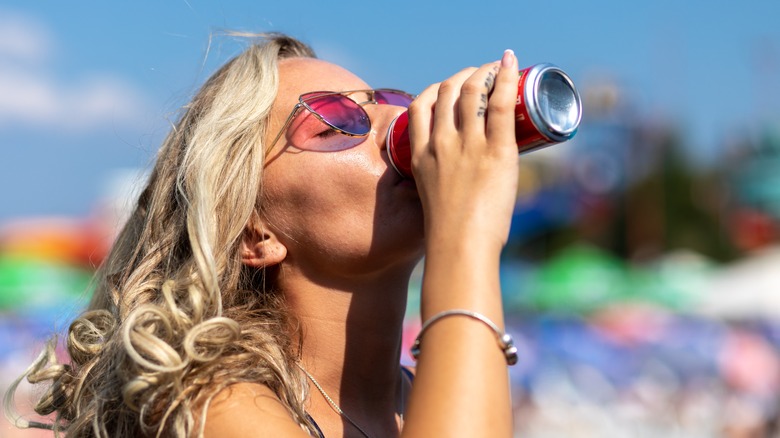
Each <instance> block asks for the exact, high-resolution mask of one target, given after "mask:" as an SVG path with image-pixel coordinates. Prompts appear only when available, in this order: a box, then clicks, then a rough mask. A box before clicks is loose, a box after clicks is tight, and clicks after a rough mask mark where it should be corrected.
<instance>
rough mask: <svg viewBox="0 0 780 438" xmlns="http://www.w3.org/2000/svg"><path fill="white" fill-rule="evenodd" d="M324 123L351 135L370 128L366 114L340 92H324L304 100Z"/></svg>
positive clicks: (364, 131)
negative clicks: (324, 93)
mask: <svg viewBox="0 0 780 438" xmlns="http://www.w3.org/2000/svg"><path fill="white" fill-rule="evenodd" d="M306 103H307V104H308V105H309V107H310V108H311V109H312V111H314V112H315V113H317V114H319V116H320V117H322V119H323V120H324V121H325V123H327V124H329V125H331V126H333V127H335V128H337V129H339V130H341V131H344V132H345V133H347V134H352V135H366V134H368V132H369V131H370V130H371V122H370V121H369V119H368V114H366V112H365V110H363V108H362V107H361V106H360V105H358V104H357V103H356V102H355V101H354V100H352V99H350V98H349V97H346V96H343V95H341V94H326V95H324V96H319V97H316V98H313V99H311V100H308V101H306Z"/></svg>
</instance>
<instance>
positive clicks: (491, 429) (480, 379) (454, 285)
mask: <svg viewBox="0 0 780 438" xmlns="http://www.w3.org/2000/svg"><path fill="white" fill-rule="evenodd" d="M432 237H433V236H432ZM444 237H445V236H442V239H441V240H439V239H438V238H433V239H431V240H429V245H428V249H429V252H428V255H427V257H426V262H425V277H424V280H423V293H422V302H421V304H422V308H421V311H422V320H423V321H427V320H428V319H430V318H431V317H432V316H434V315H436V314H438V313H439V312H442V311H446V310H451V309H464V310H469V311H474V312H478V313H480V314H482V315H484V316H486V317H488V318H489V319H490V320H492V321H493V322H495V323H496V324H497V325H498V326H499V328H501V329H502V330H503V317H502V306H501V294H500V285H499V276H498V263H499V251H497V250H496V249H495V248H494V245H492V244H486V243H485V242H482V241H480V240H479V239H478V238H477V239H474V238H473V237H472V238H468V237H466V238H461V239H458V238H455V239H452V238H450V239H445V238H444ZM511 416H512V413H511V400H510V393H509V377H508V372H507V363H506V358H505V356H504V354H503V351H502V350H501V349H500V348H499V347H498V345H497V341H496V337H495V333H493V331H492V330H491V329H490V328H489V327H488V326H487V325H485V324H484V323H482V322H480V321H478V320H475V319H472V318H468V317H464V316H453V317H448V318H443V319H440V320H438V321H437V322H435V323H434V324H433V325H431V326H430V327H429V328H428V329H427V330H426V332H425V334H424V337H423V339H422V348H421V354H420V357H419V359H418V362H417V377H416V378H415V388H414V392H413V397H412V399H411V401H410V405H409V409H408V411H407V422H406V426H405V429H404V436H407V434H408V436H468V437H479V436H485V437H504V436H507V437H508V436H511V435H512V418H511Z"/></svg>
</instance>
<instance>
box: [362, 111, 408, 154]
mask: <svg viewBox="0 0 780 438" xmlns="http://www.w3.org/2000/svg"><path fill="white" fill-rule="evenodd" d="M404 111H406V108H405V107H403V106H396V105H389V104H376V105H367V106H366V112H367V113H368V117H369V118H370V119H371V136H372V137H374V139H375V141H376V144H377V146H378V147H379V149H380V150H385V149H386V148H387V135H388V130H389V129H390V125H391V124H392V122H393V120H395V118H396V117H398V116H399V115H401V113H403V112H404Z"/></svg>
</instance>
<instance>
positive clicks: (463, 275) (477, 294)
mask: <svg viewBox="0 0 780 438" xmlns="http://www.w3.org/2000/svg"><path fill="white" fill-rule="evenodd" d="M499 65H500V66H501V68H499ZM279 73H280V84H279V93H278V95H277V97H276V100H275V103H274V107H273V109H272V114H271V117H270V126H269V129H268V132H267V133H266V142H269V141H271V140H273V138H274V137H275V136H276V134H277V133H278V131H279V129H280V128H281V127H282V126H283V125H284V123H285V120H286V119H287V117H288V116H289V114H290V111H292V109H293V107H294V106H295V105H296V103H297V102H298V96H300V95H301V94H303V93H306V92H311V91H344V90H355V89H366V88H371V87H370V86H369V85H368V84H366V83H365V82H364V81H362V80H361V79H360V78H358V77H356V76H355V75H354V74H352V73H350V72H348V71H347V70H345V69H343V68H341V67H338V66H336V65H333V64H330V63H327V62H324V61H319V60H313V59H288V60H285V61H282V62H280V65H279ZM517 80H518V76H517V60H516V59H515V58H514V55H512V54H511V52H510V54H505V55H504V58H503V60H502V62H501V63H498V62H497V63H491V64H486V65H483V66H482V67H480V68H469V69H465V70H463V71H461V72H459V73H457V74H456V75H454V76H452V77H451V78H449V79H447V80H446V81H444V82H443V83H442V84H441V85H440V84H434V85H432V86H430V87H428V88H427V89H426V90H424V91H423V93H421V94H420V96H419V97H418V98H417V99H416V100H415V102H413V103H412V106H411V107H410V109H409V111H410V126H411V132H410V134H411V137H412V145H413V155H414V156H413V167H414V168H415V170H416V171H419V172H421V173H420V174H417V173H416V174H415V175H416V186H415V184H412V183H410V182H409V181H405V180H403V179H402V178H401V177H399V176H398V175H397V174H396V173H395V171H394V170H393V169H392V168H391V167H390V165H389V161H388V158H387V153H386V151H385V149H384V141H385V135H386V132H387V127H388V125H389V123H390V122H391V120H392V119H393V118H394V117H395V116H397V115H398V114H399V113H401V112H402V111H403V110H404V109H403V108H400V107H396V106H390V105H367V106H366V107H365V108H366V111H367V112H368V115H369V117H370V119H371V122H372V130H371V132H370V133H369V135H368V136H366V137H365V139H364V140H363V141H362V142H360V143H359V144H357V145H356V146H354V147H352V148H349V149H345V150H341V151H338V152H314V151H307V150H300V149H298V148H296V147H295V144H296V142H299V141H303V140H302V139H305V138H306V136H311V135H319V134H321V133H323V132H324V131H323V130H324V129H327V128H326V127H325V126H324V125H323V124H322V123H311V122H312V121H313V120H312V119H311V117H310V116H309V115H308V113H307V112H306V111H302V112H301V113H300V114H298V116H297V117H296V119H295V120H294V121H293V123H291V124H290V125H289V126H288V128H287V130H286V132H285V134H284V135H283V136H282V137H281V139H280V141H279V143H278V144H277V145H275V147H274V149H273V150H272V152H271V153H270V156H269V160H268V163H267V164H266V167H265V169H264V172H265V173H264V175H263V192H262V205H263V211H262V213H261V217H260V219H258V220H255V221H253V222H252V223H251V224H250V225H249V228H248V232H247V233H246V235H245V237H244V239H243V241H242V244H241V245H242V246H241V250H240V254H241V257H242V261H243V263H245V264H246V265H249V266H254V267H258V268H264V267H266V268H273V270H272V271H271V272H274V273H275V278H274V280H275V281H274V285H275V287H276V288H277V289H278V290H279V291H280V292H281V293H282V294H283V295H284V297H285V298H286V301H287V303H288V307H289V310H290V313H291V314H292V315H294V317H295V319H296V320H297V321H299V322H300V323H301V328H302V337H301V340H302V350H301V361H300V362H301V364H302V366H303V367H305V368H306V370H308V371H309V372H310V373H311V374H312V375H314V376H315V377H316V378H317V380H318V381H319V383H320V384H321V385H322V387H323V388H324V389H325V391H326V392H327V393H328V394H329V395H330V396H331V397H332V398H333V400H334V401H335V402H336V403H337V404H338V405H339V406H340V407H341V408H342V409H343V410H344V412H346V413H347V414H348V415H349V417H350V418H352V419H353V420H354V421H355V422H356V423H357V424H359V425H361V426H362V428H364V429H365V430H366V431H367V434H368V435H370V436H371V437H395V436H398V435H399V431H400V430H401V427H402V426H403V435H404V436H421V437H423V436H424V437H430V436H486V437H487V436H489V437H508V436H511V430H512V429H511V409H510V405H511V404H510V401H509V391H508V388H509V384H508V383H509V382H508V375H507V373H506V359H505V357H504V356H503V353H502V352H501V351H500V349H499V348H497V346H496V340H495V337H494V336H495V335H494V334H493V333H492V332H491V331H490V330H489V329H487V328H486V327H485V326H484V325H483V324H480V323H475V322H473V321H469V320H466V319H464V318H448V319H446V320H443V321H442V322H438V323H436V325H435V326H433V327H431V328H430V329H429V330H428V331H427V332H426V335H425V340H424V342H425V344H424V345H423V347H422V355H421V356H420V359H419V361H418V362H417V369H416V372H417V374H416V377H415V379H414V389H412V386H411V384H410V382H409V381H408V380H406V379H404V378H403V377H402V373H401V370H400V365H399V354H400V347H401V332H402V330H401V329H402V324H403V319H404V314H405V310H406V293H407V290H408V280H409V276H410V274H411V272H412V270H413V268H414V267H415V266H416V264H417V263H418V262H419V260H420V259H421V257H422V255H423V254H426V267H425V269H426V277H425V279H424V282H423V291H422V309H421V318H422V319H424V320H425V319H427V318H430V317H431V316H432V315H433V314H436V313H438V312H441V311H442V310H446V309H453V308H462V309H470V310H472V311H476V312H480V313H482V314H484V315H485V316H487V317H488V318H491V319H492V320H493V321H495V322H496V323H497V324H498V325H499V326H503V319H502V309H501V298H500V287H499V281H498V263H499V258H500V257H499V256H500V252H501V248H502V247H503V245H504V244H505V243H506V239H507V236H508V231H509V224H510V222H511V212H512V207H513V204H514V199H515V195H516V190H517V177H518V170H517V167H518V166H517V149H516V145H515V143H514V128H513V126H514V124H513V118H514V101H515V98H516V93H517V91H516V90H517ZM493 81H495V88H493ZM491 91H492V97H490V98H488V95H489V93H490V92H491ZM488 101H489V102H488ZM486 106H487V109H488V110H489V111H491V117H490V118H488V119H487V120H486V119H485V117H484V114H485V110H486ZM434 107H435V108H436V111H433V109H434ZM307 119H308V120H307ZM431 127H432V129H431ZM325 134H328V133H327V132H325ZM337 135H340V134H337ZM423 212H425V214H424V215H423ZM475 376H477V377H478V378H475ZM412 391H414V393H413V394H411V393H412ZM306 411H307V412H308V413H309V414H310V415H311V416H312V417H313V418H314V419H315V421H316V422H317V424H318V425H319V426H320V428H321V429H322V431H323V433H324V435H325V437H327V438H334V437H335V438H338V437H360V436H363V434H362V433H361V432H360V431H359V430H358V429H357V428H356V427H354V426H352V425H351V424H350V422H348V421H347V420H346V419H345V418H344V417H342V416H340V415H339V414H338V413H336V412H335V411H334V410H333V409H332V408H331V407H330V405H329V404H328V403H327V401H326V400H325V398H324V397H323V396H322V395H321V394H319V392H317V390H316V389H314V387H313V386H312V388H311V393H310V395H309V397H308V400H307V404H306ZM400 412H405V415H404V419H403V423H402V419H401V416H400V415H399V414H400ZM205 432H206V436H253V437H258V436H269V437H270V436H273V437H280V436H282V437H304V436H308V435H307V434H306V433H305V432H303V431H302V430H301V429H300V427H299V426H298V425H297V424H296V423H295V421H294V420H293V419H292V418H291V417H290V416H289V414H287V412H286V410H285V409H284V408H283V406H282V404H281V402H280V401H279V400H278V399H277V398H276V396H275V395H274V393H273V392H272V391H271V390H270V389H269V388H268V387H265V386H263V385H259V384H238V385H234V386H233V387H232V388H231V390H228V391H224V392H222V393H221V394H220V395H219V396H218V397H217V398H216V400H215V401H214V403H213V404H212V407H210V408H209V411H208V419H207V422H206V430H205Z"/></svg>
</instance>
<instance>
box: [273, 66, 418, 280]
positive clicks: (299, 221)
mask: <svg viewBox="0 0 780 438" xmlns="http://www.w3.org/2000/svg"><path fill="white" fill-rule="evenodd" d="M279 74H280V81H279V93H278V95H277V97H276V100H275V102H274V106H273V109H272V112H271V116H270V121H269V127H268V132H267V133H266V138H265V140H266V144H268V142H270V141H272V140H273V138H274V137H275V136H276V134H277V133H278V132H279V129H281V127H282V126H283V125H284V123H285V121H286V120H287V117H288V116H289V115H290V112H291V111H292V110H293V108H294V107H295V105H296V104H297V103H298V97H299V96H300V95H301V94H303V93H306V92H310V91H345V90H356V89H368V88H371V87H370V86H368V85H367V84H366V83H365V82H363V81H362V80H361V79H360V78H358V77H357V76H355V75H354V74H352V73H350V72H349V71H347V70H345V69H343V68H341V67H339V66H336V65H333V64H330V63H327V62H324V61H321V60H316V59H310V58H292V59H287V60H284V61H281V62H280V65H279ZM355 99H356V100H360V97H356V98H355ZM364 108H365V110H366V112H367V113H368V115H369V118H370V120H371V132H370V133H369V134H368V135H367V136H366V137H364V138H362V141H361V142H360V143H359V144H357V145H356V146H354V147H351V148H348V149H344V150H341V151H336V152H317V151H304V150H300V149H297V148H295V147H294V146H295V145H296V144H297V143H298V142H301V141H306V139H307V138H308V137H311V136H315V135H318V134H321V133H322V131H323V130H324V129H325V128H326V125H324V124H323V123H322V122H320V121H319V120H316V119H315V118H314V117H311V115H310V113H308V111H306V110H301V111H299V112H298V114H297V116H296V117H295V119H294V120H293V122H292V123H291V124H290V125H289V126H288V128H287V131H286V132H285V133H284V134H283V135H282V137H281V138H280V139H279V140H278V142H277V143H276V145H275V147H274V148H273V150H272V151H271V153H270V155H269V157H268V164H267V165H266V168H265V170H264V172H265V173H264V176H263V206H264V213H265V215H264V216H265V218H266V226H268V227H269V228H270V229H271V231H273V232H274V234H275V236H276V237H277V238H278V239H279V240H280V241H281V242H282V243H283V244H284V245H285V246H286V248H287V259H286V260H285V263H287V264H292V265H295V266H297V267H299V268H300V269H302V270H306V271H307V272H309V273H314V272H315V271H312V270H313V269H317V270H322V269H324V270H325V271H324V272H327V273H329V274H330V275H339V274H350V273H352V274H366V273H370V272H373V271H375V270H381V269H384V268H387V267H390V266H398V265H399V264H403V265H404V266H406V265H410V264H414V263H415V262H416V261H417V260H419V258H420V257H421V255H422V238H423V221H422V209H421V206H420V201H419V198H418V196H417V190H416V188H415V186H414V184H413V183H411V181H408V180H404V179H402V178H401V177H400V176H398V175H397V174H396V172H395V171H394V170H393V168H392V167H391V166H390V164H389V161H388V156H387V151H386V150H385V146H384V144H385V137H386V134H387V129H388V126H389V124H390V122H391V121H392V120H393V118H394V117H395V116H397V115H398V114H400V113H401V112H402V111H403V110H404V108H402V107H397V106H392V105H372V104H369V105H364ZM333 135H334V137H333V138H332V139H329V141H330V140H337V141H338V140H339V139H342V138H343V140H344V141H345V142H350V141H351V142H352V143H354V140H350V139H349V138H348V137H346V136H344V135H342V134H339V133H334V134H333Z"/></svg>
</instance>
